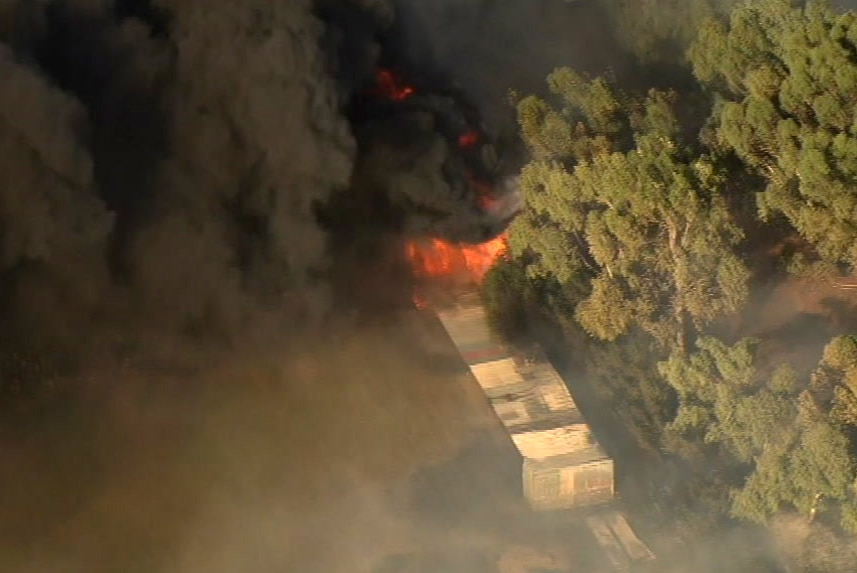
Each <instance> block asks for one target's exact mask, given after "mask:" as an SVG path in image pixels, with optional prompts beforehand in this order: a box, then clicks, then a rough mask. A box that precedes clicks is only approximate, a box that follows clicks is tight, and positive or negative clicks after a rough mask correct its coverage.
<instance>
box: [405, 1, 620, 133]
mask: <svg viewBox="0 0 857 573" xmlns="http://www.w3.org/2000/svg"><path fill="white" fill-rule="evenodd" d="M394 2H395V3H396V6H397V9H398V12H397V14H398V16H399V21H400V23H401V35H402V37H404V38H407V39H408V42H407V45H406V47H405V50H406V52H407V53H408V57H410V58H412V59H414V60H415V61H419V62H421V63H422V64H423V65H425V66H426V67H429V68H433V69H434V70H437V71H438V73H442V74H444V75H446V76H447V77H449V78H451V80H452V81H454V82H455V83H456V84H458V85H459V86H460V87H461V89H463V90H464V91H465V92H466V93H467V94H468V95H469V96H470V97H471V98H473V99H474V100H475V101H476V102H477V103H478V104H479V107H480V109H481V110H482V111H483V114H484V115H485V117H486V119H487V120H488V121H489V122H490V123H491V124H492V125H503V126H504V127H506V128H509V120H510V119H511V113H510V111H509V108H508V106H507V105H506V104H507V101H508V98H507V96H508V92H509V91H510V90H514V91H517V92H518V93H521V94H529V93H534V92H538V91H541V90H542V89H543V87H544V79H545V77H546V76H547V74H548V73H549V72H551V71H553V69H554V68H556V67H559V66H572V67H574V68H576V69H579V70H582V71H589V72H591V73H597V74H601V73H603V72H604V71H605V70H607V69H611V68H612V69H614V71H616V72H617V73H619V72H621V71H622V69H623V67H624V66H625V65H627V63H628V60H627V57H626V56H625V55H624V54H623V53H622V50H621V48H620V47H619V45H618V44H617V43H616V42H614V41H613V39H612V38H611V35H610V33H611V31H610V26H609V22H608V19H607V16H606V14H605V13H604V11H603V6H602V4H603V3H600V2H590V1H571V2H569V1H564V0H529V1H526V2H521V1H515V2H508V1H504V0H437V1H434V2H422V1H420V0H394Z"/></svg>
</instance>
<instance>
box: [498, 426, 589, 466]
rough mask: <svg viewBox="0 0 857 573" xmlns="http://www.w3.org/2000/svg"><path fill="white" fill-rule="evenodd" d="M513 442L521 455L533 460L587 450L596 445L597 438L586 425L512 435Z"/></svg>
mask: <svg viewBox="0 0 857 573" xmlns="http://www.w3.org/2000/svg"><path fill="white" fill-rule="evenodd" d="M512 441H514V442H515V446H516V447H517V448H518V451H519V452H521V455H522V456H524V457H525V458H529V459H533V460H543V459H545V458H551V457H554V456H562V455H565V454H569V453H573V452H579V451H581V450H586V449H589V448H591V447H592V445H593V444H596V443H597V442H596V441H595V436H593V435H592V431H591V430H590V429H589V426H587V425H586V424H573V425H570V426H564V427H560V428H552V429H549V430H541V431H537V432H523V433H514V434H512Z"/></svg>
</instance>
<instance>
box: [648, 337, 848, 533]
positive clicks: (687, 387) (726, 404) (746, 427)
mask: <svg viewBox="0 0 857 573" xmlns="http://www.w3.org/2000/svg"><path fill="white" fill-rule="evenodd" d="M839 346H841V343H840V342H837V341H834V342H833V343H831V345H829V346H828V349H829V350H830V352H826V353H825V354H826V355H825V359H823V360H822V362H821V365H820V367H819V368H820V369H824V368H827V365H825V362H826V361H827V360H828V356H827V355H828V354H831V355H832V354H835V353H836V352H837V349H838V348H839ZM696 347H697V350H696V351H695V352H692V353H689V354H680V353H674V354H673V355H672V356H671V357H670V358H669V360H667V361H665V362H663V363H661V365H660V370H661V373H662V374H663V376H664V377H665V378H666V379H667V381H668V382H669V384H670V385H671V386H672V387H673V388H675V390H676V392H677V394H678V397H679V408H678V413H677V415H676V418H675V420H674V421H673V422H672V423H671V425H670V430H672V431H675V432H679V433H681V434H685V435H687V434H690V435H697V436H699V437H701V438H702V439H703V440H704V441H706V442H708V443H712V444H717V445H720V446H721V447H723V448H724V449H725V450H726V452H728V453H729V457H727V458H725V459H726V460H727V463H728V460H729V459H730V458H731V459H732V461H733V463H735V464H736V467H739V468H740V467H747V468H749V471H747V473H746V480H745V481H744V483H743V484H742V485H741V487H736V488H734V490H733V492H732V507H731V512H732V514H733V515H735V516H736V517H740V518H744V519H749V520H751V521H757V522H765V521H766V520H767V519H768V518H770V517H772V516H773V515H775V514H776V513H778V512H779V511H781V510H782V509H787V508H791V509H796V510H798V511H800V512H802V513H805V514H807V513H809V512H810V511H811V510H812V509H813V507H816V506H817V505H818V504H819V503H822V501H823V503H824V504H826V505H827V506H828V507H835V508H836V509H838V510H839V512H840V516H841V519H842V522H843V525H844V526H846V527H847V528H850V529H852V530H853V529H854V528H855V526H857V522H854V521H853V519H852V516H853V515H854V514H855V511H857V504H855V495H854V494H855V491H854V479H855V465H854V461H853V459H852V457H851V454H850V451H851V444H850V442H849V440H848V437H847V436H846V434H845V433H843V431H842V429H841V427H840V426H839V425H838V424H837V423H836V422H835V420H833V419H831V416H830V415H829V413H830V411H829V409H828V408H826V406H825V405H824V404H823V403H820V402H819V400H818V398H817V396H816V395H815V393H813V392H811V391H810V390H802V388H806V387H807V384H806V383H804V384H801V383H800V381H799V380H798V379H797V377H796V375H795V373H794V371H793V370H792V369H791V368H790V367H788V366H786V365H783V366H781V367H779V368H776V369H774V371H773V372H772V373H771V374H770V375H769V376H767V377H765V376H764V375H763V374H762V372H761V371H760V370H759V369H757V366H756V363H757V361H758V358H757V352H756V349H757V347H758V341H756V340H751V339H744V340H741V341H739V342H738V343H736V344H734V345H732V346H729V345H726V344H724V343H723V342H722V341H720V340H718V339H716V338H711V337H702V338H700V339H698V340H697V343H696ZM849 352H850V351H849ZM820 500H822V501H820Z"/></svg>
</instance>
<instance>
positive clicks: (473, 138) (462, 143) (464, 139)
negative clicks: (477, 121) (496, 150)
mask: <svg viewBox="0 0 857 573" xmlns="http://www.w3.org/2000/svg"><path fill="white" fill-rule="evenodd" d="M477 143H479V132H478V131H474V130H472V129H471V130H468V131H465V132H464V133H462V134H461V135H459V136H458V146H459V147H461V148H462V149H464V148H467V147H473V146H474V145H476V144H477Z"/></svg>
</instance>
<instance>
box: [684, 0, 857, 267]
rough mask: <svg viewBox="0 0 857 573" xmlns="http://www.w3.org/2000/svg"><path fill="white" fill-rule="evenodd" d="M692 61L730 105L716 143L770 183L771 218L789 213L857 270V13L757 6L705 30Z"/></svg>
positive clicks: (819, 245)
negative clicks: (856, 116)
mask: <svg viewBox="0 0 857 573" xmlns="http://www.w3.org/2000/svg"><path fill="white" fill-rule="evenodd" d="M690 57H691V61H692V63H693V67H694V72H695V74H696V76H697V78H698V79H699V80H700V81H701V82H703V83H704V84H706V85H707V86H709V87H710V88H711V89H712V90H714V91H715V92H717V93H718V94H719V96H720V97H721V98H722V101H721V103H720V105H718V106H717V109H716V111H715V116H714V124H715V128H714V131H715V135H716V142H717V144H718V145H720V146H722V148H723V149H724V150H729V151H733V152H735V153H736V154H737V155H738V156H739V157H740V158H741V159H742V160H743V161H745V162H746V163H747V164H748V165H750V166H751V167H752V168H755V169H756V170H757V171H758V172H759V173H760V174H762V175H763V176H764V177H765V178H766V180H767V186H766V187H765V189H764V191H763V192H762V193H760V195H759V207H760V210H761V212H762V214H763V216H766V215H767V214H770V213H781V214H783V215H784V216H785V217H786V218H787V219H788V221H789V222H790V223H791V224H792V225H793V226H794V228H795V229H796V230H797V231H798V232H799V233H800V234H801V235H802V236H803V237H804V238H806V239H807V240H808V241H810V242H811V243H812V244H813V245H814V246H815V248H816V249H817V250H818V254H819V255H820V256H821V257H822V259H823V260H825V261H828V262H833V263H838V262H842V263H847V264H849V265H852V266H853V265H854V264H855V263H857V120H855V115H854V110H855V106H857V13H855V12H844V13H839V12H835V11H834V10H833V9H831V8H829V7H827V6H826V5H825V4H822V3H818V2H809V3H807V4H806V6H797V5H795V3H793V2H790V1H788V0H764V1H760V2H748V3H746V4H744V5H742V6H740V7H738V8H736V9H735V10H733V11H732V14H731V18H730V19H729V21H728V22H720V21H710V22H709V23H708V24H706V25H705V26H704V27H703V29H702V31H701V33H700V35H699V38H698V40H697V42H696V43H695V44H694V45H693V46H692V48H691V50H690Z"/></svg>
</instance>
